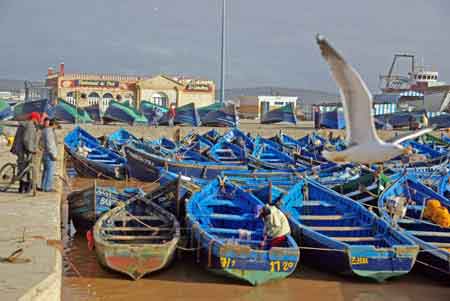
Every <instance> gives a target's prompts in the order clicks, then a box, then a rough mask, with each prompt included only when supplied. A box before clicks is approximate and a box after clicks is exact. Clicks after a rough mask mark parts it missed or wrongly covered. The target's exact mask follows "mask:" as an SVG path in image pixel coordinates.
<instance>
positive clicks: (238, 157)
mask: <svg viewBox="0 0 450 301" xmlns="http://www.w3.org/2000/svg"><path fill="white" fill-rule="evenodd" d="M207 156H208V158H210V159H211V160H212V161H215V162H220V163H225V164H246V154H245V152H244V150H243V149H242V148H241V147H239V146H237V145H235V144H233V143H229V142H226V141H221V142H217V143H216V144H214V145H213V146H212V147H211V148H210V149H209V150H208V152H207Z"/></svg>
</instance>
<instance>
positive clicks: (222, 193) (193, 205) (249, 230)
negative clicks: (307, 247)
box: [186, 179, 299, 285]
mask: <svg viewBox="0 0 450 301" xmlns="http://www.w3.org/2000/svg"><path fill="white" fill-rule="evenodd" d="M261 205H262V202H261V201H259V200H258V199H257V198H256V197H255V196H253V195H252V194H250V193H248V192H245V191H244V190H243V189H241V188H239V186H236V185H234V184H232V183H230V182H228V181H220V180H219V179H215V180H213V181H211V182H210V183H209V184H208V185H207V186H205V187H204V188H203V189H202V190H201V191H200V192H198V193H196V194H194V195H193V196H192V198H191V200H190V201H189V202H188V203H187V205H186V219H187V224H188V227H190V228H191V229H192V230H191V231H192V236H193V238H194V240H195V241H194V247H197V248H199V252H200V261H201V263H202V265H204V266H206V268H207V269H208V270H210V271H212V272H215V273H218V274H221V275H225V276H228V277H232V278H236V279H239V280H242V281H245V282H247V283H250V284H252V285H259V284H263V283H266V282H268V281H272V280H277V279H282V278H285V277H287V276H289V275H290V274H291V273H293V272H294V270H295V268H296V266H297V262H298V260H299V249H298V246H297V244H296V243H295V241H294V240H293V238H292V237H291V236H290V235H288V237H287V243H286V245H285V246H283V247H274V248H272V249H270V250H262V249H261V248H260V243H261V242H262V241H263V239H264V238H263V229H264V223H263V221H262V219H258V218H257V217H256V212H257V208H258V206H261Z"/></svg>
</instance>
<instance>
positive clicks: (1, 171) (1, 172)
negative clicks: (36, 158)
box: [0, 159, 36, 194]
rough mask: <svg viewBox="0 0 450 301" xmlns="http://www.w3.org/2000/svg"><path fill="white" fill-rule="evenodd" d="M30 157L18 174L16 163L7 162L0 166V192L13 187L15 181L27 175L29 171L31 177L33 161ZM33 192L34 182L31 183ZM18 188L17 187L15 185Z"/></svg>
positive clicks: (31, 177)
mask: <svg viewBox="0 0 450 301" xmlns="http://www.w3.org/2000/svg"><path fill="white" fill-rule="evenodd" d="M32 161H33V160H32V159H30V160H28V161H27V166H26V167H25V168H24V169H23V170H22V172H21V173H20V174H17V172H18V170H19V169H18V167H17V164H16V163H12V162H8V163H6V164H5V165H3V166H2V167H1V168H0V192H6V191H8V190H9V189H10V188H12V187H13V185H14V184H15V183H18V182H19V181H21V180H22V179H23V178H24V177H27V176H28V175H27V174H28V173H30V179H33V172H34V169H33V163H32ZM32 186H33V193H34V194H35V193H36V191H35V186H36V185H35V184H34V183H33V185H32ZM17 189H18V187H17Z"/></svg>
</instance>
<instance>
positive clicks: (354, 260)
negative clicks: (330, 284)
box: [278, 179, 419, 281]
mask: <svg viewBox="0 0 450 301" xmlns="http://www.w3.org/2000/svg"><path fill="white" fill-rule="evenodd" d="M278 204H279V206H280V209H281V210H282V211H283V212H284V213H285V214H286V215H287V216H288V218H289V221H290V224H291V228H292V231H293V235H294V237H295V239H296V241H297V243H298V244H299V245H300V246H302V247H306V248H305V249H304V250H302V260H303V259H304V260H305V262H308V263H311V264H315V265H317V266H319V267H320V268H323V269H330V270H333V271H335V272H338V273H342V274H347V275H349V274H350V275H356V276H359V277H363V278H368V279H372V280H376V281H384V280H386V279H388V278H391V277H395V276H401V275H404V274H407V273H409V271H410V270H411V269H412V267H413V265H414V262H415V260H416V256H417V253H418V251H419V250H418V247H417V246H416V244H415V243H414V242H413V241H411V240H410V239H409V238H407V237H405V236H404V235H402V234H401V233H400V232H399V231H396V230H394V229H393V228H392V227H390V226H389V224H388V223H387V222H385V221H383V220H382V219H379V218H378V217H377V216H376V215H375V214H373V213H372V212H370V211H369V210H367V209H366V208H364V207H363V206H362V205H361V204H358V203H356V202H354V201H352V200H351V199H349V198H347V197H345V196H342V195H340V194H338V193H337V192H335V191H333V190H331V189H329V188H326V187H324V186H322V185H320V184H318V183H317V182H314V181H312V180H306V179H305V180H303V181H301V182H299V183H298V184H296V185H295V186H294V187H292V189H291V190H290V191H289V192H288V193H287V194H284V195H283V196H282V197H281V198H280V199H279V200H278Z"/></svg>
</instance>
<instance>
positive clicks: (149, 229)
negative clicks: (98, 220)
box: [102, 226, 174, 231]
mask: <svg viewBox="0 0 450 301" xmlns="http://www.w3.org/2000/svg"><path fill="white" fill-rule="evenodd" d="M173 229H174V228H173V227H172V228H171V227H164V228H163V227H150V228H149V227H146V226H141V227H112V228H106V227H105V228H102V230H104V231H170V230H173Z"/></svg>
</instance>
